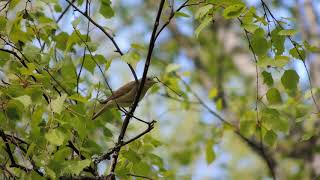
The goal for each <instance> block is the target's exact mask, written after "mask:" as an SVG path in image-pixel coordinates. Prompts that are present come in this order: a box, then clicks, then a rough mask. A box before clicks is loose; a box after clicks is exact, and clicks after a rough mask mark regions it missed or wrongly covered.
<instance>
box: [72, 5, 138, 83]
mask: <svg viewBox="0 0 320 180" xmlns="http://www.w3.org/2000/svg"><path fill="white" fill-rule="evenodd" d="M66 1H67V2H68V3H69V4H70V5H71V6H72V7H73V8H74V9H75V10H76V11H78V12H79V13H80V14H82V15H83V16H84V17H86V18H87V19H88V20H89V21H90V22H91V23H92V24H93V25H95V26H96V27H97V28H98V29H100V30H101V31H102V32H103V33H104V34H105V35H106V36H107V37H108V38H109V39H110V41H111V42H112V44H113V45H114V47H115V48H116V52H118V53H119V54H120V55H121V56H123V55H124V53H123V52H122V51H121V49H120V48H119V46H118V44H117V42H116V41H115V39H114V37H113V36H111V34H109V33H108V32H107V31H106V30H105V29H104V28H103V27H102V26H100V25H99V24H98V23H97V22H95V21H94V20H93V19H92V18H91V17H90V16H88V15H87V14H86V13H84V12H82V11H81V10H80V9H79V8H78V7H77V6H76V5H74V4H73V3H72V2H70V1H69V0H66ZM127 64H128V66H129V68H130V70H131V73H132V75H133V76H134V79H135V80H136V81H137V82H138V77H137V75H136V72H135V71H134V69H133V67H132V66H131V64H129V63H127Z"/></svg>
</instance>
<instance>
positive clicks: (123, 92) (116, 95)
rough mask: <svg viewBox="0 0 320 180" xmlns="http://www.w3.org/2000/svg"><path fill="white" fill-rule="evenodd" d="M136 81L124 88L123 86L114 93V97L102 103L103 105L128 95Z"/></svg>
mask: <svg viewBox="0 0 320 180" xmlns="http://www.w3.org/2000/svg"><path fill="white" fill-rule="evenodd" d="M134 84H135V81H131V82H129V83H127V84H126V85H124V86H121V87H120V88H119V89H117V90H116V91H113V93H112V95H111V96H109V97H108V98H107V99H106V100H104V101H102V104H105V103H107V102H108V101H110V100H114V99H118V98H119V97H121V96H123V95H126V94H127V93H128V92H129V91H130V90H131V89H132V88H133V87H134V86H133V85H134Z"/></svg>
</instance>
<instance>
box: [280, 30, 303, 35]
mask: <svg viewBox="0 0 320 180" xmlns="http://www.w3.org/2000/svg"><path fill="white" fill-rule="evenodd" d="M297 32H298V31H297V30H295V29H283V30H281V31H279V32H278V34H279V35H280V36H293V35H295V34H296V33H297Z"/></svg>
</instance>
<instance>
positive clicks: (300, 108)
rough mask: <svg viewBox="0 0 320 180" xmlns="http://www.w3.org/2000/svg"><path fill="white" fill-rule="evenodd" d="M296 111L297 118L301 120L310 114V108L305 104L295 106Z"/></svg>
mask: <svg viewBox="0 0 320 180" xmlns="http://www.w3.org/2000/svg"><path fill="white" fill-rule="evenodd" d="M295 109H296V114H295V115H296V118H301V117H304V116H306V115H307V114H308V112H309V107H308V106H306V105H303V104H298V105H296V106H295Z"/></svg>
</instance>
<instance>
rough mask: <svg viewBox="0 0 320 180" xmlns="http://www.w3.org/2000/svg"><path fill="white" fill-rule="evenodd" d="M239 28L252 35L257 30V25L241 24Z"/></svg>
mask: <svg viewBox="0 0 320 180" xmlns="http://www.w3.org/2000/svg"><path fill="white" fill-rule="evenodd" d="M241 27H242V28H244V29H245V30H247V31H248V32H250V33H254V32H255V31H256V30H257V29H258V28H259V26H258V25H256V24H253V23H250V24H241Z"/></svg>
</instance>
